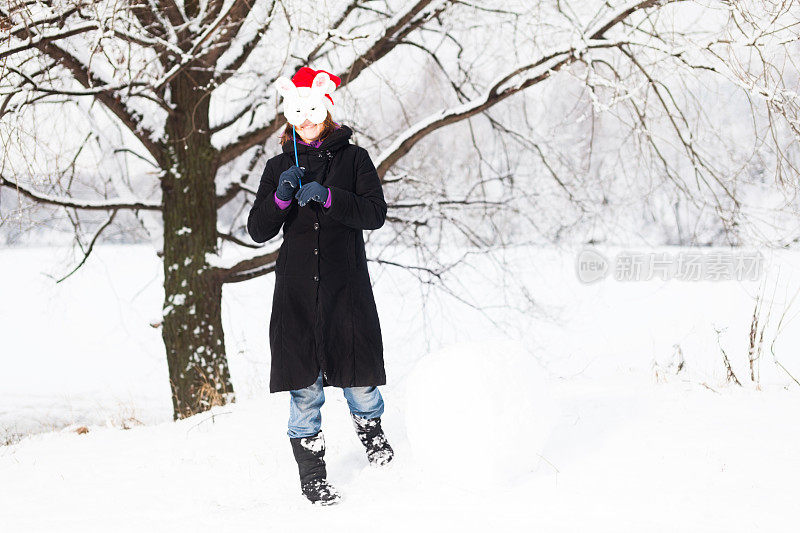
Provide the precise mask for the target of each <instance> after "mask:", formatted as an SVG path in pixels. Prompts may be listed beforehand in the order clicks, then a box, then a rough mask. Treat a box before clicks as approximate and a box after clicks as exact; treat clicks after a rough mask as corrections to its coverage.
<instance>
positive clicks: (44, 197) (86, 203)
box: [0, 176, 161, 211]
mask: <svg viewBox="0 0 800 533" xmlns="http://www.w3.org/2000/svg"><path fill="white" fill-rule="evenodd" d="M0 186H6V187H9V188H11V189H14V190H16V191H17V192H19V193H21V194H23V195H25V196H27V197H28V198H30V199H32V200H36V201H37V202H39V203H43V204H52V205H60V206H62V207H73V208H75V209H86V210H94V211H107V210H112V209H115V210H116V209H141V210H145V211H160V210H161V204H160V203H152V202H145V201H142V200H128V201H124V202H123V201H120V202H114V201H107V200H103V201H98V200H76V199H74V198H63V197H58V196H51V195H48V194H43V193H40V192H36V191H34V190H33V189H29V188H27V187H25V186H24V185H20V184H19V183H18V182H16V181H11V180H9V179H6V178H5V177H4V176H0Z"/></svg>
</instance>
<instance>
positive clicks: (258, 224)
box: [247, 163, 289, 242]
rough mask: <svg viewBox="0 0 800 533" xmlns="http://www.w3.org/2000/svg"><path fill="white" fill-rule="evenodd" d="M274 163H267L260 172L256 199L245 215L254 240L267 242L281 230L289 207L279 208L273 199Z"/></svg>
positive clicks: (274, 186) (275, 178)
mask: <svg viewBox="0 0 800 533" xmlns="http://www.w3.org/2000/svg"><path fill="white" fill-rule="evenodd" d="M275 174H276V171H275V168H274V165H271V164H270V163H267V166H266V167H265V168H264V173H263V174H261V183H259V185H258V192H257V193H256V199H255V201H254V202H253V207H252V208H251V209H250V215H248V217H247V232H248V233H249V234H250V237H252V239H253V240H254V241H256V242H267V241H268V240H270V239H271V238H273V237H274V236H275V235H277V234H278V232H279V231H280V230H281V226H282V225H283V222H284V221H285V220H286V215H287V214H288V213H289V209H288V208H286V209H281V208H280V207H278V205H277V204H276V203H275V201H274V200H273V196H274V194H275V189H276V188H277V182H278V177H277V176H276V175H275Z"/></svg>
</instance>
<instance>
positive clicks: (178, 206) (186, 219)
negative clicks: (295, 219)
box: [161, 72, 234, 420]
mask: <svg viewBox="0 0 800 533" xmlns="http://www.w3.org/2000/svg"><path fill="white" fill-rule="evenodd" d="M202 77H203V76H202V75H201V76H197V72H192V73H191V76H190V75H188V74H185V73H184V74H179V75H178V76H176V77H175V78H174V79H173V80H172V81H171V82H170V90H171V98H172V101H173V103H174V105H175V108H174V112H173V113H171V115H170V116H169V118H168V119H167V123H166V131H165V133H166V137H167V139H168V140H169V141H168V143H167V148H166V151H167V153H166V154H165V160H166V161H167V164H166V165H165V171H164V175H163V177H162V180H161V188H162V193H163V216H164V295H165V300H164V321H163V328H162V336H163V338H164V345H165V347H166V350H167V362H168V365H169V377H170V385H171V388H172V404H173V417H174V418H175V419H176V420H177V419H180V418H185V417H187V416H191V415H193V414H196V413H199V412H203V411H206V410H208V409H210V408H211V407H213V406H214V405H224V404H226V403H228V402H232V401H234V393H233V386H232V384H231V379H230V372H229V368H228V360H227V357H226V355H225V339H224V334H223V331H222V317H221V308H222V283H221V282H220V280H219V279H218V277H217V276H216V275H215V273H214V269H213V268H211V267H210V266H209V265H208V264H207V262H206V253H214V252H215V251H216V246H217V209H216V200H215V199H216V190H215V185H214V178H215V175H216V170H217V169H216V165H217V164H216V161H215V151H214V149H213V147H212V145H211V136H210V134H209V133H208V130H209V127H208V101H209V95H208V94H204V93H205V91H204V90H203V89H202V87H203V86H204V85H205V83H204V82H206V81H207V80H204V79H202Z"/></svg>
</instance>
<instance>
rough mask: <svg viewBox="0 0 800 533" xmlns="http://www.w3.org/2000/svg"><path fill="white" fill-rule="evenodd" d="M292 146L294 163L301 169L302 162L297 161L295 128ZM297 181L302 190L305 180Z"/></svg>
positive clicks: (298, 179)
mask: <svg viewBox="0 0 800 533" xmlns="http://www.w3.org/2000/svg"><path fill="white" fill-rule="evenodd" d="M292 144H293V145H294V163H295V164H296V165H297V166H298V167H299V166H300V160H299V159H297V137H296V136H295V130H294V126H292ZM297 181H298V182H299V183H300V188H301V189H302V188H303V180H301V179H300V178H297Z"/></svg>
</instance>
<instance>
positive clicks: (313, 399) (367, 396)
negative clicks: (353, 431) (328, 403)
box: [287, 371, 383, 438]
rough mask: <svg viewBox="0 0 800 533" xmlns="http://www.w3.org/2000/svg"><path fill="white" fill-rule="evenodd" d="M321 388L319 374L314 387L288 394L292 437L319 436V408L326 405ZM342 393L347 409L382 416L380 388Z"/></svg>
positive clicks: (347, 390) (360, 413) (359, 414)
mask: <svg viewBox="0 0 800 533" xmlns="http://www.w3.org/2000/svg"><path fill="white" fill-rule="evenodd" d="M322 388H323V387H322V372H321V371H320V373H319V377H318V378H317V381H316V382H315V383H314V384H313V385H310V386H308V387H306V388H304V389H297V390H293V391H289V394H290V398H289V431H288V432H287V433H288V435H289V437H291V438H299V437H311V436H313V435H316V434H317V433H319V430H320V428H321V427H322V414H321V413H320V408H321V407H322V404H324V403H325V392H324V391H323V390H322ZM342 390H343V391H344V397H345V399H346V400H347V406H348V407H349V408H350V412H351V413H353V414H354V415H358V416H360V417H362V418H377V417H379V416H381V415H382V414H383V397H382V396H381V393H380V391H379V390H378V387H344V388H343V389H342Z"/></svg>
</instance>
